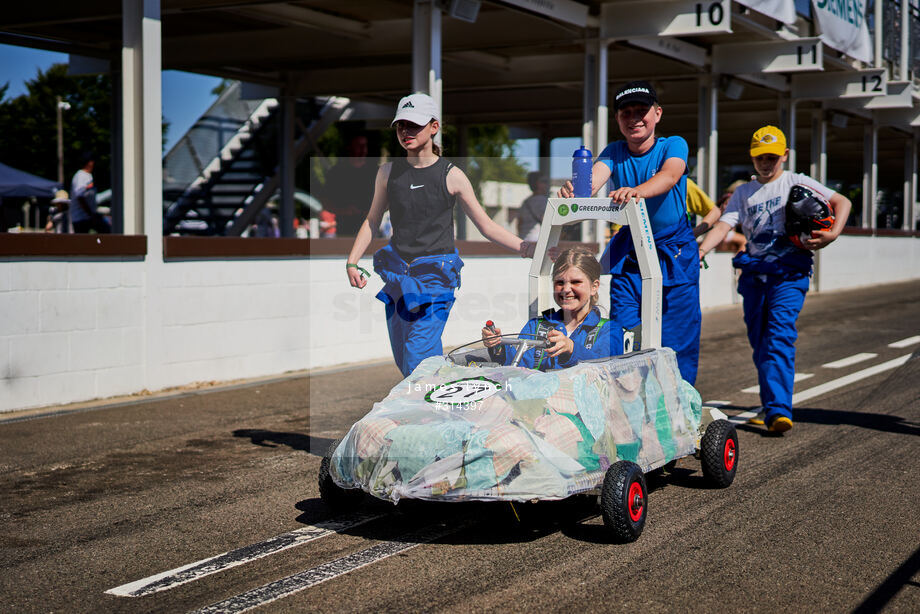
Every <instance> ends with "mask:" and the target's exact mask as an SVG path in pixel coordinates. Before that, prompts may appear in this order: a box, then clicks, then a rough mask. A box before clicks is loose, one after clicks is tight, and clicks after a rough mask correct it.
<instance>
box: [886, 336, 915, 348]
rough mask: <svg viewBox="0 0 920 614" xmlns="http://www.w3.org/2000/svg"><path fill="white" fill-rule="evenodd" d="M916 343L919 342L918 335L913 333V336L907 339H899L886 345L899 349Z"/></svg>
mask: <svg viewBox="0 0 920 614" xmlns="http://www.w3.org/2000/svg"><path fill="white" fill-rule="evenodd" d="M917 343H920V335H915V336H913V337H908V338H907V339H901V340H900V341H895V342H894V343H889V344H888V347H890V348H895V349H898V350H900V349H901V348H906V347H908V346H911V345H916V344H917Z"/></svg>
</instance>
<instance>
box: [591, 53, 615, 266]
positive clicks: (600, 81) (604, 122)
mask: <svg viewBox="0 0 920 614" xmlns="http://www.w3.org/2000/svg"><path fill="white" fill-rule="evenodd" d="M609 44H610V42H609V41H607V40H606V39H598V41H597V77H596V79H597V81H596V86H597V125H596V126H595V134H594V150H593V153H594V156H595V157H597V156H598V155H600V153H601V152H602V151H603V150H604V148H605V147H606V146H607V142H608V139H609V134H608V130H609V128H608V125H609V124H608V122H609V111H608V106H607V57H608V50H609ZM603 196H606V193H603ZM589 226H590V227H591V228H592V230H593V234H594V241H595V242H596V243H597V244H598V246H599V247H600V252H599V253H598V254H597V256H598V257H600V256H601V254H603V253H604V247H605V245H606V239H607V224H606V222H604V221H603V220H596V221H595V222H594V223H592V224H590V225H589Z"/></svg>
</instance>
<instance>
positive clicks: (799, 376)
mask: <svg viewBox="0 0 920 614" xmlns="http://www.w3.org/2000/svg"><path fill="white" fill-rule="evenodd" d="M814 376H815V374H814V373H796V374H795V375H794V376H793V377H792V381H793V382H801V381H802V380H806V379H808V378H809V377H814ZM741 392H747V393H749V394H760V386H751V387H750V388H745V389H744V390H742V391H741Z"/></svg>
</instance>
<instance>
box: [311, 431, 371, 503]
mask: <svg viewBox="0 0 920 614" xmlns="http://www.w3.org/2000/svg"><path fill="white" fill-rule="evenodd" d="M338 445H339V442H338V441H333V442H332V445H330V446H329V449H328V450H327V451H326V454H325V456H323V460H322V461H321V462H320V464H319V497H320V499H322V500H323V503H325V504H326V505H327V506H328V507H329V508H330V509H332V510H333V511H335V512H344V511H347V510H350V509H354V508H356V507H357V506H358V504H359V503H360V502H361V499H363V498H364V493H363V492H362V491H361V490H360V489H357V488H342V487H341V486H339V485H338V484H336V483H335V481H334V480H333V479H332V475H330V473H329V466H330V464H331V462H332V453H333V452H335V449H336V447H338Z"/></svg>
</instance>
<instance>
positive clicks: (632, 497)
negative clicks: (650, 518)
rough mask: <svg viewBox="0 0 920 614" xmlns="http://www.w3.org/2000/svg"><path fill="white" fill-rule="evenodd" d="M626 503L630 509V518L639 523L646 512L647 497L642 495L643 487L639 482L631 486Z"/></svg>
mask: <svg viewBox="0 0 920 614" xmlns="http://www.w3.org/2000/svg"><path fill="white" fill-rule="evenodd" d="M626 503H627V507H628V508H629V517H630V518H631V519H632V521H633V522H639V520H641V519H642V512H643V511H644V510H645V497H644V496H643V494H642V485H641V484H640V483H639V482H633V483H632V484H630V485H629V495H628V496H627V498H626Z"/></svg>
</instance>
